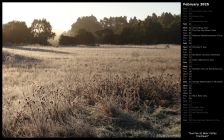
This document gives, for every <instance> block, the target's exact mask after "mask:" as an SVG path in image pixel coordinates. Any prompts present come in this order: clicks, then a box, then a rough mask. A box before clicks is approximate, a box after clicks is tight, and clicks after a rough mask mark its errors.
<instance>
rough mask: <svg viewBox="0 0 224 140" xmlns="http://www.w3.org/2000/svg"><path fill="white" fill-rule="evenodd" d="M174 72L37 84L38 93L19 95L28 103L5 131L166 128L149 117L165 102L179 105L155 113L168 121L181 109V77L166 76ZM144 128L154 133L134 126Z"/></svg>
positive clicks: (82, 133) (63, 133)
mask: <svg viewBox="0 0 224 140" xmlns="http://www.w3.org/2000/svg"><path fill="white" fill-rule="evenodd" d="M170 78H171V76H170V75H161V76H160V77H151V76H148V77H145V78H140V76H139V75H137V74H133V75H131V76H128V77H127V76H124V77H119V76H117V75H114V76H112V77H111V78H104V79H99V78H97V79H91V80H92V81H89V83H86V84H84V85H80V84H75V85H72V83H67V84H68V86H67V87H62V86H61V85H60V84H57V83H56V84H54V83H52V84H50V85H35V84H34V85H33V91H32V93H33V94H32V96H26V95H23V96H24V98H23V100H20V101H19V105H20V106H23V107H22V108H23V109H22V110H18V111H17V112H14V114H13V115H14V117H13V118H12V119H13V120H11V121H10V124H8V123H5V124H4V127H3V134H4V136H7V137H8V136H9V137H33V136H35V137H97V135H101V136H102V137H104V136H110V135H113V136H116V135H115V134H117V132H120V134H119V135H120V136H127V137H128V136H135V135H136V136H139V135H140V136H141V135H142V136H144V135H145V136H156V135H157V134H162V133H163V131H161V130H160V129H162V128H160V129H158V128H156V126H155V124H153V123H152V122H150V120H147V118H148V117H149V118H150V114H152V115H155V114H153V113H155V112H156V110H157V109H158V108H162V107H164V108H171V109H172V108H173V109H174V110H170V111H167V112H165V111H163V112H162V114H161V112H159V113H158V114H156V116H155V118H157V119H160V118H161V117H162V118H161V119H164V121H167V120H166V119H167V118H168V117H169V116H170V115H177V114H179V110H175V106H178V105H179V100H180V97H179V96H180V95H179V94H180V89H179V85H178V83H172V82H170V81H167V80H166V79H169V80H170ZM74 80H75V79H74ZM93 81H95V84H92V83H93ZM157 111H158V110H157ZM170 121H171V120H170ZM168 123H169V122H168ZM102 129H103V130H102ZM15 130H16V131H15ZM139 130H144V131H143V132H147V131H148V132H147V133H148V134H141V133H140V132H139V133H140V134H134V133H131V132H130V131H139Z"/></svg>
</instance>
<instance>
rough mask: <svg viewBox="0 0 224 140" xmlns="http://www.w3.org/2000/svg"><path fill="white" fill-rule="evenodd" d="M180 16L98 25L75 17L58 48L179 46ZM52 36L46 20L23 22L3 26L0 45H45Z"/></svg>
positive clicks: (121, 19) (116, 20)
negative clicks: (161, 44) (67, 46)
mask: <svg viewBox="0 0 224 140" xmlns="http://www.w3.org/2000/svg"><path fill="white" fill-rule="evenodd" d="M180 22H181V19H180V15H172V14H171V13H162V14H161V15H160V16H157V15H156V14H155V13H153V14H152V15H151V16H147V17H146V18H145V19H144V20H138V19H137V18H136V17H133V18H130V19H129V21H128V20H127V17H126V16H120V17H109V18H108V17H104V18H103V19H101V20H100V21H98V20H97V18H96V17H95V16H93V15H91V16H83V17H79V18H78V19H77V21H76V22H75V23H73V24H72V26H71V29H70V30H69V31H67V32H66V31H65V32H64V33H62V34H61V35H60V37H59V45H65V46H66V45H78V44H86V45H95V44H159V43H169V44H171V43H172V44H179V43H180V40H181V33H180V32H181V25H180ZM54 37H55V33H53V32H52V27H51V25H50V23H49V22H48V21H47V20H46V19H35V20H34V21H33V23H32V25H31V27H29V28H28V27H27V26H26V23H25V22H21V21H12V22H9V23H6V24H3V45H4V44H9V43H13V44H20V43H23V44H24V43H27V44H34V43H38V44H41V45H49V42H48V40H49V39H53V38H54Z"/></svg>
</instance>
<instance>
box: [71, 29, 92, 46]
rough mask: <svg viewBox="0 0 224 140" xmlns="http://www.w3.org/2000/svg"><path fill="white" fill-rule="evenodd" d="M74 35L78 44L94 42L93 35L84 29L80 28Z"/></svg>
mask: <svg viewBox="0 0 224 140" xmlns="http://www.w3.org/2000/svg"><path fill="white" fill-rule="evenodd" d="M75 37H76V39H77V42H78V43H79V44H86V45H93V44H95V43H96V38H95V36H94V35H93V34H92V33H91V32H88V31H86V30H85V29H80V30H79V31H78V33H77V35H76V36H75Z"/></svg>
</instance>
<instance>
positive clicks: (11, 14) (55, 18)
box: [3, 2, 180, 32]
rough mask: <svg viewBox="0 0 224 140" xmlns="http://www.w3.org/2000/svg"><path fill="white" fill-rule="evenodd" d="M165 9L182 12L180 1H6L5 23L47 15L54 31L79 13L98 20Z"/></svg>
mask: <svg viewBox="0 0 224 140" xmlns="http://www.w3.org/2000/svg"><path fill="white" fill-rule="evenodd" d="M163 12H171V13H172V14H180V3H177V2H169V3H161V2H160V3H155V2H154V3H152V2H151V3H150V2H148V3H105V2H104V3H18V2H17V3H16V2H14V3H11V2H10V3H7V2H4V3H3V23H7V22H9V21H12V20H19V21H25V22H26V24H27V26H30V25H31V23H32V21H33V20H34V19H40V18H46V19H47V20H48V21H49V22H50V23H51V25H52V28H53V30H54V31H61V32H62V31H67V30H69V29H71V25H72V24H73V23H74V22H76V20H77V18H78V17H81V16H90V15H94V16H95V17H96V18H97V20H98V21H99V20H100V19H103V18H104V17H110V16H127V19H129V18H131V17H134V16H136V17H137V18H138V19H141V20H143V19H145V18H146V17H147V16H148V15H151V14H152V13H156V14H157V15H161V13H163Z"/></svg>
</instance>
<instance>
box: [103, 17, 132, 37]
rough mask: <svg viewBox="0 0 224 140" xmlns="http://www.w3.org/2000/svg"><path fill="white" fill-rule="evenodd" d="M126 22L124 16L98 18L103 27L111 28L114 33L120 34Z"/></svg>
mask: <svg viewBox="0 0 224 140" xmlns="http://www.w3.org/2000/svg"><path fill="white" fill-rule="evenodd" d="M127 23H128V22H127V17H126V16H123V17H122V16H120V17H110V18H106V17H105V18H104V19H103V20H100V24H101V26H102V27H103V29H111V30H113V32H114V33H115V34H120V33H121V32H122V30H123V28H124V27H126V25H127Z"/></svg>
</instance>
